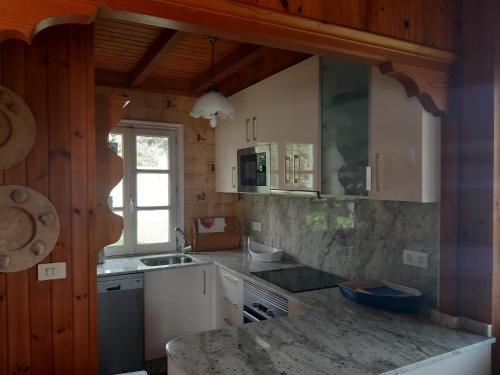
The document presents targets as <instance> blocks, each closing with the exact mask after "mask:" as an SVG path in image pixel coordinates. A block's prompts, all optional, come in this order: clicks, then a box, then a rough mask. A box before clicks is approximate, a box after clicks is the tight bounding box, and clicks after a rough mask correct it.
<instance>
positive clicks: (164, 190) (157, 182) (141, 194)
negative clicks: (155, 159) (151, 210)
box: [137, 173, 169, 207]
mask: <svg viewBox="0 0 500 375" xmlns="http://www.w3.org/2000/svg"><path fill="white" fill-rule="evenodd" d="M168 178H169V175H168V174H167V173H161V174H160V173H138V174H137V205H138V206H139V207H155V206H168V205H169V196H168V195H169V189H168Z"/></svg>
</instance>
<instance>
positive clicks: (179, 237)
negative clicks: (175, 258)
mask: <svg viewBox="0 0 500 375" xmlns="http://www.w3.org/2000/svg"><path fill="white" fill-rule="evenodd" d="M185 247H186V235H185V234H184V231H183V230H182V229H181V228H179V227H176V228H175V250H176V251H177V252H179V253H182V254H184V253H185V250H184V249H185Z"/></svg>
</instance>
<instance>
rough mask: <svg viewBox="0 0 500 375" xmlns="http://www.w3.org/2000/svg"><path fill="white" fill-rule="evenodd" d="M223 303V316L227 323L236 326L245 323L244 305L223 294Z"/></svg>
mask: <svg viewBox="0 0 500 375" xmlns="http://www.w3.org/2000/svg"><path fill="white" fill-rule="evenodd" d="M221 305H222V311H221V316H222V320H223V321H224V323H225V324H226V325H229V326H236V325H240V324H242V323H243V306H242V305H241V304H240V303H238V302H235V301H233V300H231V299H230V298H228V297H227V296H222V301H221Z"/></svg>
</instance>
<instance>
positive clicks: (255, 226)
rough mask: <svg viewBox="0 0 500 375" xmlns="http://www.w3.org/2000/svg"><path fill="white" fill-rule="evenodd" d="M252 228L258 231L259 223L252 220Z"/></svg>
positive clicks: (259, 228)
mask: <svg viewBox="0 0 500 375" xmlns="http://www.w3.org/2000/svg"><path fill="white" fill-rule="evenodd" d="M252 230H253V231H254V232H260V230H261V226H260V223H259V222H257V221H252Z"/></svg>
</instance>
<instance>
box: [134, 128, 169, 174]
mask: <svg viewBox="0 0 500 375" xmlns="http://www.w3.org/2000/svg"><path fill="white" fill-rule="evenodd" d="M136 147H137V168H138V169H168V165H169V160H168V138H166V137H153V136H143V135H139V136H137V137H136Z"/></svg>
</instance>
